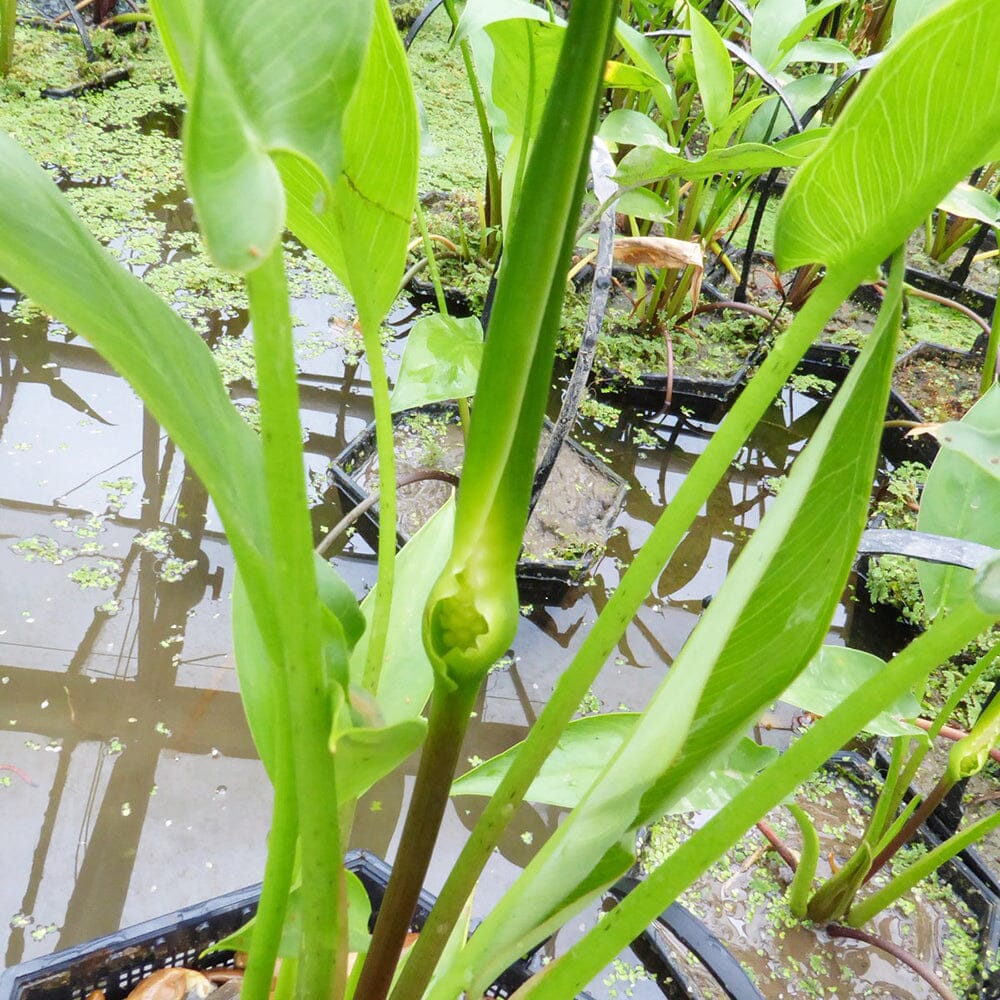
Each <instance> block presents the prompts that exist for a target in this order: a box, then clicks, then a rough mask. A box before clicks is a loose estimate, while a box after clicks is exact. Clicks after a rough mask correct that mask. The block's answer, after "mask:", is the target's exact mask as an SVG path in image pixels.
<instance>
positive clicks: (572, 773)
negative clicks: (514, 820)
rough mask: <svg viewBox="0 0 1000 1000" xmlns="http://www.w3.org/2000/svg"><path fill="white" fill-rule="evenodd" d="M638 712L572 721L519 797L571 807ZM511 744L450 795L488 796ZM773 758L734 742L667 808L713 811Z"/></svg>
mask: <svg viewBox="0 0 1000 1000" xmlns="http://www.w3.org/2000/svg"><path fill="white" fill-rule="evenodd" d="M638 717H639V716H638V714H637V713H634V712H617V713H613V714H610V715H593V716H590V717H588V718H585V719H577V720H576V721H575V722H571V723H570V724H569V726H567V727H566V731H565V733H563V736H562V738H561V739H560V740H559V746H558V747H557V748H556V749H555V750H554V751H553V752H552V754H551V755H550V756H549V758H548V760H546V762H545V764H544V765H543V767H542V769H541V771H539V773H538V777H537V778H536V779H535V780H534V781H533V782H532V784H531V787H530V788H529V789H528V794H527V795H526V796H525V798H526V799H527V800H528V801H529V802H538V803H542V804H544V805H550V806H560V807H562V808H564V809H573V808H574V807H575V806H576V805H577V804H578V803H579V801H580V799H581V798H582V797H583V794H584V792H585V791H586V790H587V789H588V788H589V787H590V785H591V784H593V782H594V779H595V778H596V777H597V776H598V775H599V774H600V772H601V771H602V770H603V769H604V767H605V766H606V765H607V763H608V761H609V760H610V759H611V757H612V756H613V755H614V753H615V752H616V751H617V750H618V748H619V747H620V746H621V744H622V741H623V740H624V739H625V737H626V736H627V735H628V734H629V733H630V732H631V731H632V727H633V726H634V725H635V721H636V719H638ZM518 749H519V748H518V747H517V746H515V747H511V749H510V750H506V751H505V752H504V753H502V754H498V755H497V756H496V757H491V758H490V759H489V760H488V761H485V762H484V763H482V764H480V765H479V766H478V767H474V768H473V769H472V770H471V771H468V772H466V773H465V774H463V775H462V776H461V777H460V778H458V779H457V780H456V781H455V782H454V783H453V784H452V786H451V794H452V795H492V794H494V792H495V791H496V789H497V786H498V785H499V784H500V781H501V779H502V778H503V776H504V775H505V774H506V772H507V769H508V768H509V767H510V764H511V761H512V759H513V758H514V756H515V755H516V753H517V750H518ZM775 756H777V750H775V749H774V748H773V747H763V746H761V745H760V744H758V743H755V742H754V741H753V740H751V739H746V738H744V739H742V740H740V741H739V742H738V743H737V744H736V745H735V746H734V747H733V749H732V751H731V752H730V753H729V754H728V755H727V756H726V757H725V758H724V759H723V760H721V761H719V763H718V766H717V767H713V768H712V769H711V770H709V771H706V772H705V775H704V777H703V779H702V781H701V782H700V783H699V784H698V785H697V786H695V787H694V788H692V789H691V790H690V792H689V793H688V794H687V795H686V796H685V797H684V798H683V799H680V800H679V801H678V802H676V803H675V805H674V808H673V809H671V812H675V813H681V812H695V811H698V810H702V809H719V808H721V807H722V806H723V805H725V804H726V802H728V801H729V799H730V798H732V796H733V795H735V794H736V792H738V791H739V790H740V789H741V788H743V787H745V786H746V785H747V784H748V783H749V781H750V779H751V778H752V777H753V776H754V775H755V774H757V772H758V771H761V770H763V768H764V767H766V766H767V765H768V764H769V763H770V762H771V761H772V760H773V759H774V758H775Z"/></svg>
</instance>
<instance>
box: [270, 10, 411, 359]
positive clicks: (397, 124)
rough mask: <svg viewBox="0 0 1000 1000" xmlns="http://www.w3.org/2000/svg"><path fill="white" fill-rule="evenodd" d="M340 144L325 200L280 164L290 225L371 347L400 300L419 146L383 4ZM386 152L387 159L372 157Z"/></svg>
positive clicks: (308, 174)
mask: <svg viewBox="0 0 1000 1000" xmlns="http://www.w3.org/2000/svg"><path fill="white" fill-rule="evenodd" d="M343 143H344V150H343V170H342V173H341V175H340V176H339V177H338V179H337V181H336V184H335V186H334V191H333V196H332V198H330V199H328V200H324V191H323V180H322V178H320V177H319V176H318V175H317V174H316V173H315V171H311V170H310V169H309V168H308V166H307V165H306V164H304V163H303V162H302V161H298V160H290V159H288V158H282V160H281V163H280V167H281V176H282V180H283V181H284V184H285V188H286V191H287V194H288V225H289V227H290V228H291V230H292V232H294V233H295V235H296V236H297V237H298V238H299V239H300V240H301V241H302V242H303V243H304V244H305V245H306V246H307V247H309V249H310V250H312V251H313V252H314V253H315V254H316V255H317V256H318V257H319V258H320V259H321V260H322V261H323V263H324V264H326V265H327V266H328V267H329V268H330V269H331V270H332V271H333V272H334V274H336V275H337V277H338V278H340V280H341V281H342V282H343V283H344V284H345V285H346V286H347V288H348V290H349V291H350V293H351V296H352V297H353V299H354V301H355V303H356V304H357V307H358V312H359V314H360V316H361V321H362V328H363V329H364V330H365V334H366V338H369V336H370V337H371V339H372V340H373V342H374V330H375V329H377V327H378V325H379V324H380V323H381V321H382V317H383V316H384V315H385V314H386V312H387V311H388V310H389V308H390V306H391V305H392V303H393V301H394V300H395V298H396V296H397V295H398V293H399V281H400V278H401V276H402V273H403V268H404V265H405V261H406V245H407V243H408V241H409V238H410V221H411V218H412V214H413V205H414V203H415V201H416V190H417V153H418V149H419V144H420V133H419V126H418V123H417V111H416V102H415V99H414V96H413V85H412V82H411V80H410V75H409V72H408V70H407V67H406V54H405V52H404V51H403V46H402V43H401V41H400V38H399V32H398V31H397V30H396V26H395V22H394V21H393V19H392V13H391V12H390V10H389V5H388V3H387V2H386V0H379V2H378V3H377V4H376V7H375V25H374V29H373V31H372V37H371V45H370V47H369V50H368V54H367V56H366V58H365V62H364V65H363V67H362V71H361V77H360V79H359V80H358V85H357V89H356V90H355V92H354V96H353V98H352V100H351V103H350V105H349V106H348V108H347V111H346V114H345V116H344V126H343ZM388 149H391V150H392V155H391V156H374V155H372V150H388ZM317 209H321V210H320V211H317ZM369 349H371V348H369Z"/></svg>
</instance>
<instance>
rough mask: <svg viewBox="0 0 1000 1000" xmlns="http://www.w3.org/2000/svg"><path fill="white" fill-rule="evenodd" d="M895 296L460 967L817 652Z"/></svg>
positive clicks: (579, 897) (674, 795)
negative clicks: (603, 758) (779, 484)
mask: <svg viewBox="0 0 1000 1000" xmlns="http://www.w3.org/2000/svg"><path fill="white" fill-rule="evenodd" d="M901 288H902V267H901V266H900V267H897V268H896V269H895V270H894V273H893V277H892V281H891V283H890V290H889V293H888V295H887V299H886V305H884V307H883V310H882V314H881V315H880V317H879V321H878V323H877V324H876V329H875V330H874V331H873V333H872V334H871V336H870V338H869V341H868V344H867V345H866V348H865V351H864V352H863V353H862V355H861V357H860V358H859V359H858V361H857V362H856V363H855V365H854V367H853V369H852V371H851V374H850V375H849V376H848V379H847V380H846V381H845V383H844V385H843V387H842V389H841V391H840V392H839V393H838V394H837V396H836V397H835V399H834V401H833V403H832V404H831V406H830V408H829V410H828V411H827V413H826V415H825V417H824V418H823V420H822V421H821V422H820V424H819V427H818V428H817V430H816V433H815V434H814V435H813V438H812V440H811V441H810V443H809V444H808V446H807V447H806V448H805V450H804V451H803V452H802V453H801V454H800V455H799V457H798V459H797V460H796V462H795V464H794V466H793V467H792V471H791V474H790V475H789V477H788V481H787V483H786V484H785V486H784V487H783V489H782V491H781V493H780V495H779V496H778V497H777V499H776V500H775V502H774V504H773V505H772V507H771V508H770V509H769V510H768V512H767V514H766V515H765V516H764V518H763V520H762V522H761V524H760V527H758V528H757V530H756V531H755V532H754V534H753V536H752V537H751V539H750V541H749V542H748V544H747V546H746V548H745V549H744V550H743V552H742V553H741V554H740V557H739V558H738V559H737V561H736V564H735V565H734V566H733V568H732V570H731V571H730V573H729V576H728V577H727V579H726V581H725V583H724V584H723V587H722V589H721V590H720V592H719V594H718V595H717V596H716V597H715V600H713V601H712V603H711V604H710V605H709V607H708V608H707V609H706V610H705V612H704V613H703V614H702V617H701V620H700V621H699V623H698V625H697V627H696V628H695V630H694V632H693V634H692V635H691V637H690V638H689V639H688V641H687V643H686V644H685V645H684V647H683V648H682V650H681V652H680V654H679V656H678V657H677V659H676V660H675V661H674V663H673V665H672V667H671V670H670V672H669V674H668V675H667V677H666V679H665V680H664V682H663V683H662V684H661V686H660V688H659V689H658V690H657V692H656V693H655V694H654V696H653V697H652V699H651V700H650V703H649V706H648V707H647V709H646V711H645V712H643V714H642V716H641V717H640V718H639V720H638V722H637V723H636V724H635V726H634V728H633V729H632V730H631V732H630V734H629V736H628V737H627V738H626V740H625V742H624V743H623V744H622V747H621V749H620V750H619V751H618V753H617V754H616V755H615V756H614V757H613V758H612V760H611V762H610V763H609V764H608V766H607V768H605V770H604V772H603V773H602V775H601V776H600V778H598V780H597V781H596V782H595V783H594V784H593V785H592V786H591V787H590V788H589V789H588V791H587V793H586V795H585V796H584V798H583V800H582V801H581V803H580V805H579V806H578V807H577V808H576V809H574V810H573V812H572V813H571V814H570V816H569V817H567V819H566V820H565V822H564V823H563V824H562V825H561V826H560V827H559V829H558V830H557V831H556V832H555V833H554V834H553V835H552V837H550V839H549V840H548V841H547V842H546V844H545V845H544V847H543V848H542V849H541V851H539V853H538V854H537V855H536V856H535V858H534V859H533V860H532V862H531V863H530V864H529V866H528V867H527V868H526V869H525V871H524V873H523V875H522V876H521V878H520V879H519V880H518V881H517V882H516V883H515V884H514V886H513V887H512V888H511V889H510V890H508V892H507V894H506V895H505V897H504V899H503V901H502V902H501V903H500V904H499V905H498V906H497V908H496V909H495V910H494V911H493V912H492V913H491V914H490V916H489V917H487V919H486V920H485V921H484V923H483V925H482V926H481V928H480V930H479V932H478V933H477V935H476V936H475V937H473V939H472V941H470V943H469V946H468V948H467V950H466V951H467V954H466V958H465V961H466V962H467V963H468V965H469V967H472V966H473V965H474V964H475V963H476V962H477V961H481V962H485V961H487V955H486V954H485V951H486V948H487V947H488V948H489V949H490V953H489V959H490V960H492V959H493V958H494V957H495V958H496V960H497V961H500V960H502V959H503V958H505V957H507V956H508V955H509V954H517V953H518V949H522V948H523V946H524V945H525V943H526V942H530V941H533V940H536V939H538V935H539V934H540V933H542V932H544V931H545V930H547V929H548V928H549V927H550V926H551V925H552V923H553V922H554V921H555V919H556V918H557V917H558V915H560V914H562V913H564V912H566V911H567V910H569V909H571V908H572V907H573V906H574V905H582V904H583V902H584V901H585V900H586V899H587V898H588V895H589V894H590V893H591V892H592V891H593V889H594V879H593V878H589V879H588V880H587V882H586V884H584V885H578V884H577V883H578V880H579V877H580V873H581V872H589V873H592V874H593V875H597V874H599V875H601V876H603V877H605V878H607V879H608V880H609V881H610V880H613V879H614V878H615V877H617V876H618V875H620V874H622V873H623V871H624V869H626V868H627V867H628V863H629V861H628V855H627V852H626V851H625V850H624V845H627V844H630V843H631V842H632V839H633V837H634V833H635V830H636V829H637V828H638V827H639V826H640V825H642V824H643V823H646V822H649V821H650V820H651V819H653V818H655V817H657V816H659V815H662V814H663V812H664V811H665V810H666V809H667V808H669V807H670V806H671V805H673V804H675V803H677V802H678V800H679V799H680V798H681V797H682V796H684V795H686V794H687V793H688V792H690V790H691V789H692V788H694V787H695V786H696V785H697V784H698V783H699V780H700V778H701V777H702V776H703V775H704V773H705V771H706V770H708V769H710V768H711V767H712V766H713V765H714V764H715V763H716V762H717V761H718V760H719V759H720V755H721V754H722V753H724V752H725V751H726V750H727V749H728V748H730V747H731V746H732V745H733V743H735V742H736V741H737V740H738V738H739V737H740V736H741V735H742V734H743V733H744V732H745V731H746V728H747V727H748V725H749V724H751V723H752V722H753V721H754V720H755V719H756V718H757V717H758V716H759V713H760V712H761V711H762V710H763V708H765V707H766V706H767V705H769V704H770V703H771V702H772V701H773V700H774V699H776V698H777V697H779V696H780V694H781V693H782V691H784V690H785V688H787V687H788V685H789V684H790V683H791V681H792V680H793V679H794V677H795V676H796V675H797V674H798V673H799V672H800V671H801V670H803V669H804V668H805V665H806V663H808V661H809V659H810V658H811V657H812V656H813V655H814V653H815V652H816V651H817V650H818V649H819V647H820V645H821V644H822V641H823V639H824V638H825V636H826V633H827V629H828V627H829V623H830V620H831V618H832V615H833V612H834V609H835V608H836V605H837V601H838V599H839V596H840V593H841V591H842V588H843V585H844V583H845V582H846V579H847V575H848V573H849V571H850V568H851V565H852V563H853V560H854V555H855V552H856V550H857V544H858V540H859V538H860V537H861V532H862V530H863V528H864V525H865V521H866V517H867V508H868V498H869V493H870V489H871V482H872V478H873V476H874V472H875V463H876V459H877V457H878V450H879V441H880V438H881V419H882V418H881V414H882V413H883V412H884V411H883V407H884V406H885V404H886V401H887V398H888V392H889V380H890V376H891V370H892V362H893V357H894V355H895V340H896V332H897V329H898V323H899V317H900V310H901ZM479 938H481V939H482V945H480V943H479V940H478V939H479ZM487 942H488V945H487V944H486V943H487ZM433 1000H437V997H434V998H433Z"/></svg>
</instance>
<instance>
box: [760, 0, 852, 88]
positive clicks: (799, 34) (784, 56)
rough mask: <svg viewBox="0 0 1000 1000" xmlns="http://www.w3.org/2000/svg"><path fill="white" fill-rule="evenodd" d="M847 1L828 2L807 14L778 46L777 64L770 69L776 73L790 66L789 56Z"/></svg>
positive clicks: (828, 0)
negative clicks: (824, 19) (834, 10)
mask: <svg viewBox="0 0 1000 1000" xmlns="http://www.w3.org/2000/svg"><path fill="white" fill-rule="evenodd" d="M844 2H845V0H826V3H821V4H819V5H818V6H817V7H813V9H812V10H810V11H809V13H808V14H806V16H805V17H803V18H802V19H801V20H800V21H799V22H798V23H797V24H795V25H794V26H793V27H792V29H791V30H790V31H789V32H788V34H787V35H785V37H784V38H783V39H782V40H781V44H780V45H779V46H778V59H777V62H776V63H775V64H774V65H773V66H771V67H769V68H770V69H772V70H774V71H775V72H777V71H779V70H782V69H784V68H785V66H786V65H787V64H788V55H789V53H790V52H791V51H792V49H793V48H795V46H796V45H797V44H798V43H799V42H800V41H801V40H802V39H804V38H805V37H806V35H808V34H809V32H811V31H812V30H813V28H815V27H816V25H817V24H819V22H820V21H822V20H823V18H824V17H826V15H827V14H829V13H830V11H831V10H833V9H834V8H836V7H839V6H840V5H841V4H842V3H844Z"/></svg>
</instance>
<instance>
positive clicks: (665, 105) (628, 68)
mask: <svg viewBox="0 0 1000 1000" xmlns="http://www.w3.org/2000/svg"><path fill="white" fill-rule="evenodd" d="M604 83H605V85H606V86H608V87H612V88H618V89H620V90H634V91H635V92H636V93H639V94H643V93H646V92H647V91H648V92H649V93H650V94H652V96H653V100H654V101H655V103H656V107H657V110H658V111H659V112H660V114H661V115H675V114H676V108H675V106H674V104H673V95H672V93H671V94H667V93H665V92H664V90H663V84H662V83H661V82H660V80H659V79H658V78H657V77H655V76H653V75H652V74H651V73H648V72H646V70H644V69H639V67H638V66H632V65H630V64H629V63H623V62H617V61H616V60H614V59H609V60H608V61H607V62H606V63H605V64H604Z"/></svg>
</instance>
